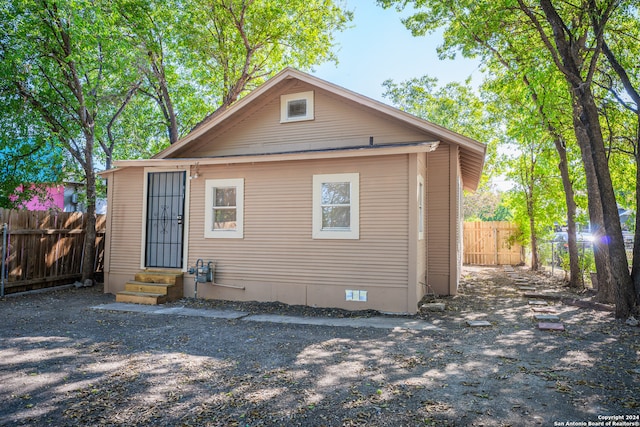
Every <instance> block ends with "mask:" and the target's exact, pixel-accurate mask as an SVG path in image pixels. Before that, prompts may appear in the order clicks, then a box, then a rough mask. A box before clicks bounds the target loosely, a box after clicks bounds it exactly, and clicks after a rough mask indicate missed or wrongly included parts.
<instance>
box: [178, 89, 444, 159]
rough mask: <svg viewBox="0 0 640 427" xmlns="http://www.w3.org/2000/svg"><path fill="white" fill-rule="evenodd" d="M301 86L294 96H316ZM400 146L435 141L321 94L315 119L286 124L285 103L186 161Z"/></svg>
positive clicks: (200, 146)
mask: <svg viewBox="0 0 640 427" xmlns="http://www.w3.org/2000/svg"><path fill="white" fill-rule="evenodd" d="M311 89H312V88H311V87H308V86H304V85H301V86H300V87H297V88H295V89H290V90H289V91H288V93H292V92H296V91H300V92H302V91H306V90H311ZM370 136H373V137H374V143H375V144H387V143H396V142H417V141H432V140H435V139H436V138H434V137H433V136H430V135H428V134H425V133H423V132H419V131H416V130H413V129H409V128H408V127H407V126H406V125H401V124H400V123H399V122H397V121H395V120H394V119H392V118H390V117H388V116H382V115H379V114H376V113H374V114H372V113H371V111H366V110H364V109H363V108H362V107H358V106H357V104H355V103H352V102H349V101H346V100H344V99H342V98H337V97H335V96H333V95H330V94H329V93H327V92H324V91H322V90H318V89H316V90H315V119H314V120H311V121H302V122H296V123H280V97H279V95H278V96H272V97H271V99H270V100H267V101H266V102H265V104H264V106H263V107H262V108H260V109H258V110H254V111H252V114H251V115H249V116H247V117H244V118H243V119H242V120H235V121H234V122H233V123H230V124H228V125H225V126H220V129H219V130H217V131H212V132H210V133H209V134H207V135H206V136H203V138H204V139H202V140H200V141H198V142H197V143H195V144H193V146H192V147H191V149H190V150H189V151H188V152H184V153H182V154H180V157H201V156H228V155H238V154H264V153H276V152H287V151H300V150H312V149H313V150H318V149H327V148H339V147H351V146H362V145H368V144H369V137H370Z"/></svg>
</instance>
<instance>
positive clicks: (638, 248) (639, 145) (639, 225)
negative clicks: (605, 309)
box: [631, 115, 640, 304]
mask: <svg viewBox="0 0 640 427" xmlns="http://www.w3.org/2000/svg"><path fill="white" fill-rule="evenodd" d="M634 154H635V160H636V229H635V232H634V236H633V261H632V264H631V265H632V267H631V279H632V280H633V284H634V287H635V291H636V304H637V303H638V302H640V115H638V123H637V128H636V148H635V153H634Z"/></svg>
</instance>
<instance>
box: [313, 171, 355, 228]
mask: <svg viewBox="0 0 640 427" xmlns="http://www.w3.org/2000/svg"><path fill="white" fill-rule="evenodd" d="M359 204H360V175H359V174H357V173H345V174H332V175H314V176H313V221H312V222H313V238H314V239H359V238H360V207H359Z"/></svg>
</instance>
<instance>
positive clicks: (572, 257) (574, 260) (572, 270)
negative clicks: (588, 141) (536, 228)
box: [552, 132, 584, 288]
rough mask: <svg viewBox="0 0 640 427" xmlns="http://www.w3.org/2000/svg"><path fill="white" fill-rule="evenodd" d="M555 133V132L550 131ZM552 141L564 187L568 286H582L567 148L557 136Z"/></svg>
mask: <svg viewBox="0 0 640 427" xmlns="http://www.w3.org/2000/svg"><path fill="white" fill-rule="evenodd" d="M552 133H555V132H552ZM554 143H555V146H556V151H557V152H558V156H560V163H559V164H558V169H559V170H560V176H561V177H562V187H563V189H564V198H565V203H566V204H567V239H568V241H567V244H568V245H569V286H570V287H572V288H581V287H582V286H584V279H583V274H582V271H581V269H580V262H579V261H580V260H579V259H578V242H577V241H576V231H577V229H576V200H575V198H574V193H573V185H572V184H571V177H570V176H569V162H568V161H567V150H566V148H565V146H564V144H563V143H562V140H560V138H559V137H558V136H555V137H554Z"/></svg>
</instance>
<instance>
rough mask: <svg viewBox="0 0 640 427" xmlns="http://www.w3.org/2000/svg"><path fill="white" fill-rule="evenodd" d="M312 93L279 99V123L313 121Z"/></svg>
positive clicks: (283, 96) (291, 95) (302, 93)
mask: <svg viewBox="0 0 640 427" xmlns="http://www.w3.org/2000/svg"><path fill="white" fill-rule="evenodd" d="M313 118H314V116H313V91H309V92H300V93H292V94H289V95H282V96H281V97H280V123H289V122H299V121H304V120H313Z"/></svg>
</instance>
